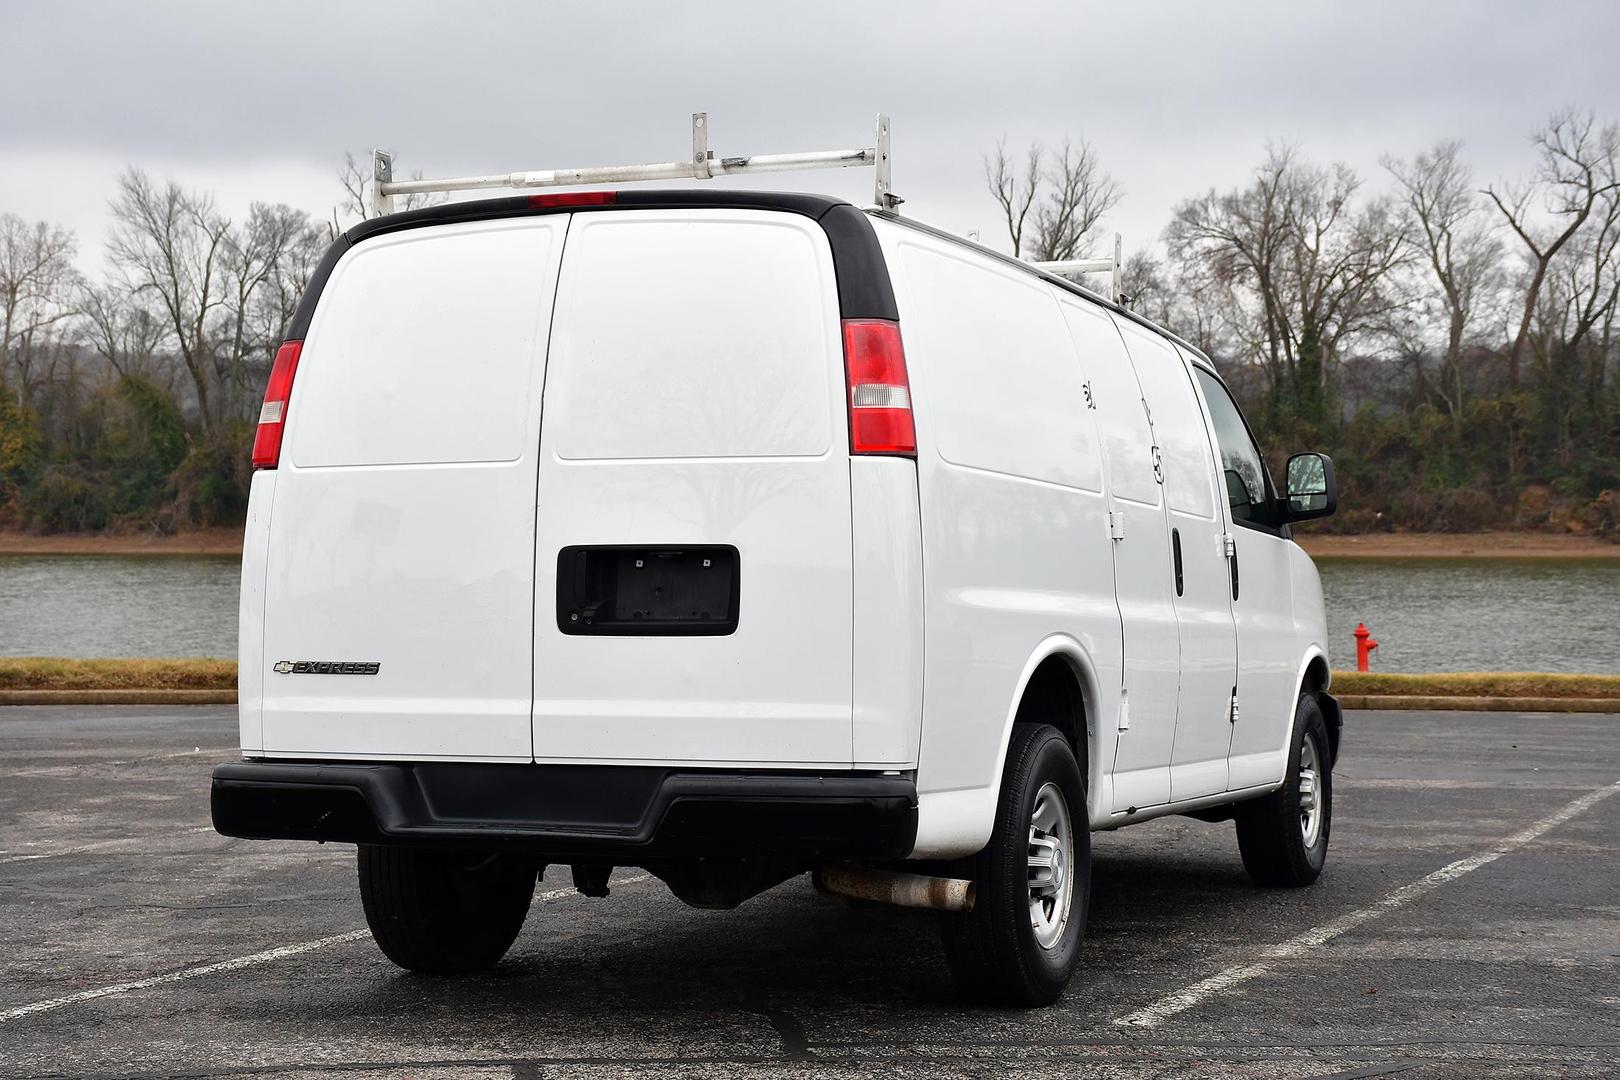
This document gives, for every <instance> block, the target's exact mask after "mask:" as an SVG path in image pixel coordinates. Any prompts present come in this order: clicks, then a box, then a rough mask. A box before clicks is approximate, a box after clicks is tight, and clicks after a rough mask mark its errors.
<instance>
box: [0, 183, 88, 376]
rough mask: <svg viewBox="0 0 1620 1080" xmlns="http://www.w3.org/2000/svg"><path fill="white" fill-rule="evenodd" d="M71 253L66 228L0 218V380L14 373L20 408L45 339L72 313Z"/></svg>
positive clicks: (73, 278) (14, 217) (75, 281)
mask: <svg viewBox="0 0 1620 1080" xmlns="http://www.w3.org/2000/svg"><path fill="white" fill-rule="evenodd" d="M73 251H74V240H73V234H72V233H71V232H69V231H67V230H66V229H63V228H60V227H58V226H55V225H49V224H46V223H45V222H43V221H36V222H33V223H31V224H30V223H29V222H25V221H24V220H23V219H22V218H20V217H18V216H17V215H16V214H0V381H4V379H5V378H6V376H7V373H8V372H11V373H12V377H13V378H15V380H16V383H17V385H16V393H17V401H18V404H26V403H27V401H28V397H29V395H30V394H31V393H32V390H33V384H34V381H35V373H36V369H37V367H38V364H39V360H40V353H41V350H42V349H43V348H46V347H48V345H49V343H48V342H46V341H43V340H42V337H44V336H46V335H48V334H49V331H50V330H51V328H53V327H55V326H57V325H58V324H60V323H62V322H63V321H64V320H66V319H68V318H70V317H71V316H72V314H73V303H72V297H73V293H74V291H75V290H76V288H77V287H78V280H79V279H78V273H77V271H75V270H74V269H73Z"/></svg>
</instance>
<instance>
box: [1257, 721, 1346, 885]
mask: <svg viewBox="0 0 1620 1080" xmlns="http://www.w3.org/2000/svg"><path fill="white" fill-rule="evenodd" d="M1328 747H1329V743H1328V737H1327V723H1326V721H1324V720H1323V718H1322V707H1321V706H1320V705H1318V704H1317V701H1316V698H1315V696H1314V695H1312V694H1309V693H1307V694H1303V695H1301V696H1300V699H1299V707H1298V708H1297V709H1296V710H1295V712H1294V738H1293V742H1292V744H1291V745H1290V746H1289V755H1288V775H1287V777H1286V779H1285V780H1284V781H1283V786H1282V787H1280V788H1278V789H1277V790H1276V791H1273V792H1272V793H1271V794H1270V795H1267V796H1265V797H1264V798H1260V799H1254V800H1252V801H1249V802H1244V803H1239V804H1238V806H1237V835H1238V850H1239V851H1240V852H1242V853H1243V866H1244V869H1246V870H1248V871H1249V876H1250V877H1251V878H1253V879H1254V880H1255V881H1256V882H1258V883H1259V884H1261V885H1309V884H1310V883H1311V882H1313V881H1315V880H1316V878H1317V875H1319V874H1320V873H1321V872H1322V866H1323V864H1324V863H1326V862H1327V847H1328V832H1329V830H1330V827H1331V826H1332V824H1333V760H1332V758H1331V757H1330V756H1329V749H1328Z"/></svg>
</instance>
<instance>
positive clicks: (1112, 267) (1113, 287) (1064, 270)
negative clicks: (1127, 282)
mask: <svg viewBox="0 0 1620 1080" xmlns="http://www.w3.org/2000/svg"><path fill="white" fill-rule="evenodd" d="M1030 265H1031V266H1038V267H1040V268H1041V269H1042V270H1045V271H1046V272H1047V273H1049V274H1058V275H1060V276H1062V277H1068V276H1069V275H1071V274H1107V275H1108V299H1110V300H1112V301H1113V302H1114V303H1116V304H1123V303H1124V302H1125V294H1124V292H1123V291H1122V290H1121V286H1122V285H1123V284H1124V279H1123V274H1122V271H1123V270H1124V268H1125V262H1124V256H1123V240H1122V239H1121V237H1120V235H1119V233H1115V234H1114V257H1113V258H1111V259H1109V258H1102V259H1059V260H1057V261H1055V262H1035V261H1034V260H1030Z"/></svg>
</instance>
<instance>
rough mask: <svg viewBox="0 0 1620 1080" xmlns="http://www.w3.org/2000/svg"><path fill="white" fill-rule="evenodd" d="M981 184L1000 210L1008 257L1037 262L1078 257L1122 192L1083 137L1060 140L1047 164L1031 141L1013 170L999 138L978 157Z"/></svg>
mask: <svg viewBox="0 0 1620 1080" xmlns="http://www.w3.org/2000/svg"><path fill="white" fill-rule="evenodd" d="M984 181H985V185H986V186H987V187H989V189H990V194H991V196H992V197H993V198H994V199H995V200H996V204H997V205H998V206H1000V207H1001V213H1002V217H1003V219H1004V221H1005V222H1006V226H1007V239H1008V240H1010V241H1011V242H1012V253H1013V254H1014V255H1017V256H1020V257H1027V258H1031V259H1036V260H1038V261H1041V262H1051V261H1054V260H1058V259H1073V258H1078V257H1079V256H1080V253H1081V252H1082V250H1083V249H1084V247H1085V245H1086V244H1087V242H1088V241H1090V239H1091V237H1092V235H1093V234H1094V233H1095V232H1096V230H1097V227H1098V226H1099V225H1100V224H1101V222H1102V219H1103V216H1104V215H1106V214H1107V213H1108V212H1109V211H1110V210H1112V209H1113V208H1114V207H1115V206H1117V205H1118V204H1119V200H1120V199H1121V198H1122V197H1123V196H1124V194H1125V193H1124V191H1123V190H1122V189H1121V188H1120V186H1119V184H1118V183H1117V182H1116V181H1115V180H1114V178H1113V177H1111V176H1109V175H1108V174H1107V173H1105V172H1103V171H1102V165H1101V163H1100V162H1099V160H1098V158H1097V153H1096V151H1095V150H1093V149H1092V148H1091V144H1089V143H1087V142H1086V141H1085V140H1084V139H1081V140H1080V144H1079V146H1078V147H1076V146H1075V145H1074V143H1073V142H1072V141H1070V140H1068V139H1065V140H1064V141H1063V149H1062V151H1061V152H1060V153H1059V154H1057V155H1056V156H1055V157H1054V158H1052V159H1051V160H1050V163H1048V155H1047V153H1046V151H1045V149H1043V148H1042V146H1041V145H1040V144H1039V143H1031V144H1030V147H1029V150H1028V151H1026V152H1025V154H1024V160H1023V162H1022V163H1021V164H1019V165H1016V166H1015V165H1014V163H1013V162H1012V160H1011V159H1010V158H1008V156H1007V140H1006V139H1002V140H1001V141H1000V142H998V143H996V152H995V154H994V155H986V156H985V158H984ZM1026 235H1027V239H1028V243H1027V244H1026V242H1025V241H1026Z"/></svg>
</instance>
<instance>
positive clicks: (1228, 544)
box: [1221, 533, 1238, 600]
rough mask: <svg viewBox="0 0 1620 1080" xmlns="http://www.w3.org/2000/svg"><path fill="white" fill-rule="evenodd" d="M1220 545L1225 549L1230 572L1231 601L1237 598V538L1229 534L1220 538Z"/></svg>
mask: <svg viewBox="0 0 1620 1080" xmlns="http://www.w3.org/2000/svg"><path fill="white" fill-rule="evenodd" d="M1221 545H1222V546H1223V547H1224V548H1225V549H1226V564H1227V566H1228V567H1229V568H1230V569H1231V571H1232V599H1233V600H1236V599H1237V598H1238V552H1237V537H1235V536H1233V535H1232V534H1231V533H1228V534H1226V535H1225V536H1223V537H1221Z"/></svg>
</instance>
